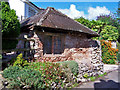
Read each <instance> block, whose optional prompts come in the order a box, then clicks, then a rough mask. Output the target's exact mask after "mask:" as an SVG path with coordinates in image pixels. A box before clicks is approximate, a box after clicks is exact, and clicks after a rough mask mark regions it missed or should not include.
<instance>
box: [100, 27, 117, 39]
mask: <svg viewBox="0 0 120 90" xmlns="http://www.w3.org/2000/svg"><path fill="white" fill-rule="evenodd" d="M100 35H101V36H102V37H101V39H104V40H110V41H116V40H117V39H118V30H117V27H114V26H112V25H106V26H105V27H104V28H103V29H102V31H101V33H100Z"/></svg>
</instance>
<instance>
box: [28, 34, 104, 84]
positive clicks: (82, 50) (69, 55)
mask: <svg viewBox="0 0 120 90" xmlns="http://www.w3.org/2000/svg"><path fill="white" fill-rule="evenodd" d="M64 38H65V40H64V52H63V53H62V54H60V55H52V54H51V55H43V45H44V44H43V42H44V35H43V34H40V33H39V34H38V33H36V32H34V34H33V35H32V36H31V39H34V41H35V44H33V42H32V41H30V47H33V48H35V49H36V50H35V54H34V57H35V58H36V59H37V60H38V61H50V62H59V61H70V60H75V61H76V62H77V63H78V65H79V75H78V76H77V80H78V82H79V81H81V82H84V81H87V80H88V79H86V78H85V77H84V75H87V76H88V77H91V76H96V75H99V74H103V72H104V71H103V63H102V60H101V47H100V42H99V41H95V40H92V39H88V38H87V36H86V35H85V34H81V35H77V34H75V35H74V34H66V35H64Z"/></svg>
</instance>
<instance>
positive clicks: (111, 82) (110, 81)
mask: <svg viewBox="0 0 120 90" xmlns="http://www.w3.org/2000/svg"><path fill="white" fill-rule="evenodd" d="M118 74H119V75H120V71H118V70H115V71H111V72H109V73H108V74H107V75H106V76H104V77H100V78H99V79H97V80H96V81H94V82H87V83H83V84H81V85H80V86H79V87H77V88H93V90H98V88H99V89H101V90H102V88H114V89H113V90H116V89H117V90H120V89H118V88H120V82H119V81H120V77H118Z"/></svg>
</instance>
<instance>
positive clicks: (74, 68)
mask: <svg viewBox="0 0 120 90" xmlns="http://www.w3.org/2000/svg"><path fill="white" fill-rule="evenodd" d="M58 63H60V64H63V66H65V65H67V66H68V67H69V68H70V70H71V72H72V73H73V74H74V75H77V74H78V72H79V67H78V63H77V62H75V61H63V62H58Z"/></svg>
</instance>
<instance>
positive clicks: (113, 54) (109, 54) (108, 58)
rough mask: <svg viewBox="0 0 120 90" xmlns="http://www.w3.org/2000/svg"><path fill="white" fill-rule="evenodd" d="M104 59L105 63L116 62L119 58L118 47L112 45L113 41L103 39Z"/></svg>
mask: <svg viewBox="0 0 120 90" xmlns="http://www.w3.org/2000/svg"><path fill="white" fill-rule="evenodd" d="M101 48H102V61H103V63H105V64H115V61H116V60H117V53H118V49H114V48H112V47H111V41H108V42H106V41H105V40H101Z"/></svg>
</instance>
